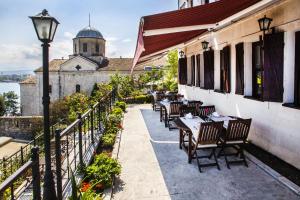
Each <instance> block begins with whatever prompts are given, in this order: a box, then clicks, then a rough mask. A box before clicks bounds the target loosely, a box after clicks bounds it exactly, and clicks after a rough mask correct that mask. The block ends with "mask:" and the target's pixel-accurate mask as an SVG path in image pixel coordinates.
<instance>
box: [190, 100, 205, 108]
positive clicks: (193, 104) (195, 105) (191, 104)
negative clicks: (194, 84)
mask: <svg viewBox="0 0 300 200" xmlns="http://www.w3.org/2000/svg"><path fill="white" fill-rule="evenodd" d="M202 104H203V102H202V101H188V106H191V107H195V108H196V109H197V110H199V108H200V106H201V105H202Z"/></svg>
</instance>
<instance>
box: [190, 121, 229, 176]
mask: <svg viewBox="0 0 300 200" xmlns="http://www.w3.org/2000/svg"><path fill="white" fill-rule="evenodd" d="M223 123H224V122H203V123H201V125H200V130H199V134H198V135H193V139H192V148H193V150H192V159H197V163H198V168H199V171H200V173H201V172H202V169H201V168H202V167H209V166H217V168H218V169H219V170H220V166H219V163H218V159H217V156H216V149H217V147H218V145H217V143H218V141H219V138H220V134H221V132H222V129H223ZM205 149H211V154H210V155H207V156H200V155H198V152H197V151H198V150H205ZM212 156H213V157H214V160H215V162H212V163H207V164H201V163H200V159H201V158H209V159H211V157H212Z"/></svg>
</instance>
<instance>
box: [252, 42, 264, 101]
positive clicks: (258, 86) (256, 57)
mask: <svg viewBox="0 0 300 200" xmlns="http://www.w3.org/2000/svg"><path fill="white" fill-rule="evenodd" d="M262 53H263V52H262V48H261V42H254V43H252V97H253V98H256V99H262V92H263V91H262V84H263V67H262V59H261V58H262Z"/></svg>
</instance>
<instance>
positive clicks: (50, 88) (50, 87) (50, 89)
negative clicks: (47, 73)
mask: <svg viewBox="0 0 300 200" xmlns="http://www.w3.org/2000/svg"><path fill="white" fill-rule="evenodd" d="M49 93H50V94H51V93H52V85H49Z"/></svg>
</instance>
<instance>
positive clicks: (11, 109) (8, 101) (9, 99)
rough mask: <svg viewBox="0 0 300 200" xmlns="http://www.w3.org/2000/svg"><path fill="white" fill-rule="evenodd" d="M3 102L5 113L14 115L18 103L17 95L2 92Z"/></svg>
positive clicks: (11, 92) (16, 111)
mask: <svg viewBox="0 0 300 200" xmlns="http://www.w3.org/2000/svg"><path fill="white" fill-rule="evenodd" d="M3 97H4V104H5V113H6V114H7V115H16V114H17V113H18V108H19V103H18V95H17V94H16V93H15V92H13V91H10V92H6V93H3Z"/></svg>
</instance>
